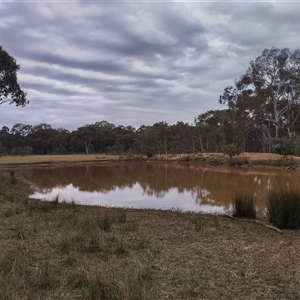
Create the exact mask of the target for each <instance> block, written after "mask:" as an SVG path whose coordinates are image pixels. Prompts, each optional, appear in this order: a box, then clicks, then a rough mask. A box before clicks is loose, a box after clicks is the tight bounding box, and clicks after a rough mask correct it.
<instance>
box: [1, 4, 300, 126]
mask: <svg viewBox="0 0 300 300" xmlns="http://www.w3.org/2000/svg"><path fill="white" fill-rule="evenodd" d="M223 2H224V3H222V2H218V3H215V2H212V1H208V2H203V3H174V2H164V3H162V2H151V3H149V2H113V3H108V2H83V1H78V2H61V3H57V2H56V3H51V2H29V1H28V2H6V3H0V27H1V45H2V46H3V48H4V49H5V50H7V51H8V52H9V53H10V54H11V55H13V56H14V57H15V58H16V60H17V62H18V63H19V64H20V65H21V71H20V72H19V81H20V84H21V86H22V88H24V90H26V92H27V95H28V100H29V101H30V104H29V105H28V106H27V107H25V108H16V107H14V106H13V105H7V104H3V105H2V106H1V111H2V113H3V117H2V118H1V124H0V126H4V125H7V126H9V127H12V126H13V125H14V124H15V123H24V124H31V125H35V124H38V123H48V124H51V125H52V126H53V127H55V128H57V127H65V128H67V129H70V130H73V129H76V128H78V127H80V126H83V125H85V124H93V123H95V122H97V121H101V120H107V121H108V122H110V123H114V124H115V125H124V126H128V125H132V126H134V127H136V128H138V127H139V126H141V125H143V124H145V125H152V124H154V123H155V122H160V121H166V122H168V123H170V124H174V123H176V122H177V121H184V122H188V123H192V122H193V120H194V118H195V117H196V116H197V115H198V114H201V113H204V112H206V111H207V110H210V109H222V108H224V107H222V106H220V105H219V104H218V98H219V95H220V94H222V92H223V90H224V88H225V87H226V86H227V85H230V84H233V82H234V80H235V79H237V78H239V77H240V76H241V75H242V74H243V72H245V71H246V69H247V67H248V65H249V62H250V61H251V60H254V59H255V58H256V57H257V56H259V55H260V54H261V52H262V51H263V50H264V49H265V48H271V47H273V46H275V47H279V48H283V47H288V48H290V49H291V50H295V47H297V45H298V30H297V29H298V28H299V26H300V20H299V18H298V14H297V12H298V11H299V8H300V7H299V6H300V4H299V3H277V2H262V3H250V2H247V3H245V2H244V3H242V2H226V1H223Z"/></svg>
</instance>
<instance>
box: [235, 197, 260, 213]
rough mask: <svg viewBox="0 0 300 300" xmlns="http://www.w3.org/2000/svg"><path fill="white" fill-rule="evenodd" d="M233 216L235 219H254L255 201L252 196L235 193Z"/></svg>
mask: <svg viewBox="0 0 300 300" xmlns="http://www.w3.org/2000/svg"><path fill="white" fill-rule="evenodd" d="M233 216H234V217H236V218H251V219H255V218H256V209H255V201H254V197H253V196H252V195H248V194H242V193H237V194H236V195H235V196H234V199H233Z"/></svg>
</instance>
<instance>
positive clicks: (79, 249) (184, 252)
mask: <svg viewBox="0 0 300 300" xmlns="http://www.w3.org/2000/svg"><path fill="white" fill-rule="evenodd" d="M29 194H30V187H29V186H28V185H27V184H26V183H25V182H23V181H22V180H21V179H20V178H18V177H17V176H15V175H13V174H11V175H9V174H1V176H0V212H1V215H0V241H1V252H0V299H3V300H4V299H5V300H7V299H18V300H19V299H56V300H57V299H125V300H126V299H128V300H129V299H137V300H140V299H299V298H300V290H299V282H300V272H299V264H300V252H299V251H300V250H299V249H300V236H299V231H291V230H284V231H283V232H284V233H283V234H279V233H277V232H275V231H272V230H270V229H268V228H266V227H263V226H261V225H259V224H254V223H246V222H243V221H239V220H235V219H231V218H226V217H224V216H217V215H203V214H196V213H181V212H179V211H154V210H131V209H119V208H118V209H117V208H115V209H113V208H101V207H86V206H77V205H74V204H65V203H62V204H59V203H58V201H55V200H54V201H53V202H40V201H33V200H30V199H28V197H27V196H28V195H29ZM263 221H264V222H266V220H263Z"/></svg>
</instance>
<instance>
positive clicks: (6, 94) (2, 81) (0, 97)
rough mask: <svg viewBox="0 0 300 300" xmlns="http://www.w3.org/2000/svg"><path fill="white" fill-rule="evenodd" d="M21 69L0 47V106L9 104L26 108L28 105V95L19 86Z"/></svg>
mask: <svg viewBox="0 0 300 300" xmlns="http://www.w3.org/2000/svg"><path fill="white" fill-rule="evenodd" d="M19 69H20V66H19V65H18V64H17V63H16V60H15V59H14V58H13V57H12V56H11V55H9V53H8V52H6V51H5V50H4V49H3V48H2V46H0V104H3V103H5V102H9V104H12V103H14V104H16V106H20V105H21V106H25V105H26V104H27V103H28V101H27V100H26V93H24V91H23V90H22V89H21V88H20V86H19V84H18V79H17V72H18V71H19Z"/></svg>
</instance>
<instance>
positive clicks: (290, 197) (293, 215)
mask: <svg viewBox="0 0 300 300" xmlns="http://www.w3.org/2000/svg"><path fill="white" fill-rule="evenodd" d="M267 207H268V214H269V221H270V222H271V223H273V224H274V225H276V226H277V227H278V228H280V229H284V228H286V229H298V228H300V191H299V190H296V189H288V188H282V189H278V190H271V191H270V192H269V194H268V196H267Z"/></svg>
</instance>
